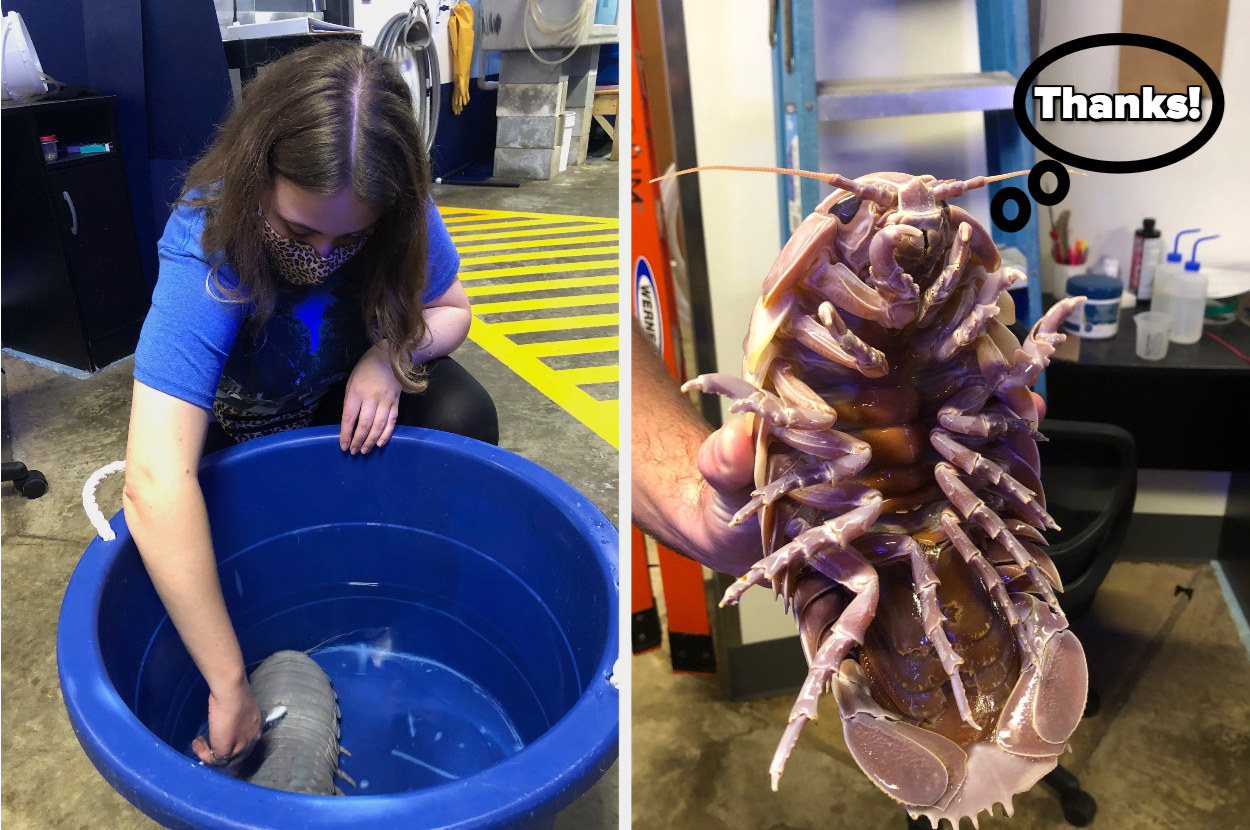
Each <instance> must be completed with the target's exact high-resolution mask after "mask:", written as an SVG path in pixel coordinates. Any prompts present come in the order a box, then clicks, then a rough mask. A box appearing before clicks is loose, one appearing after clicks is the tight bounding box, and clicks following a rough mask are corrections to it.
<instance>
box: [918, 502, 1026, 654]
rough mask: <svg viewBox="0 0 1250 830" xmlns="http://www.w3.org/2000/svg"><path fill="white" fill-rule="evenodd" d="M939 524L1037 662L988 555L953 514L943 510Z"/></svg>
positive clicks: (1023, 648) (1022, 644)
mask: <svg viewBox="0 0 1250 830" xmlns="http://www.w3.org/2000/svg"><path fill="white" fill-rule="evenodd" d="M940 521H941V523H942V529H943V530H945V531H946V538H948V539H950V540H951V544H953V545H954V546H955V550H956V551H957V552H958V553H959V555H960V556H961V557H963V560H964V561H965V562H967V563H968V564H969V565H970V566H972V568H973V569H974V570H976V572H977V575H978V576H980V577H981V582H982V583H984V585H985V587H986V588H987V589H989V592H990V596H992V597H993V598H994V603H995V604H996V605H997V606H998V607H999V608H1000V609H1001V610H1002V612H1003V614H1004V615H1005V616H1006V617H1007V623H1008V625H1010V626H1011V630H1012V631H1014V632H1015V633H1016V641H1017V642H1018V643H1019V645H1020V648H1021V650H1022V651H1023V652H1024V653H1025V654H1026V655H1028V657H1029V659H1030V660H1032V661H1033V662H1036V661H1037V653H1036V652H1035V651H1034V649H1033V638H1032V637H1031V636H1029V632H1028V629H1026V628H1025V626H1024V620H1022V619H1021V618H1020V615H1019V614H1018V613H1016V606H1015V603H1014V602H1012V601H1011V597H1009V596H1008V595H1007V589H1006V588H1005V587H1003V580H1002V578H1001V577H1000V576H999V574H998V571H997V570H996V569H995V568H994V566H993V565H991V564H990V563H989V562H988V561H987V560H986V558H985V554H984V553H982V552H981V550H980V548H978V547H977V546H976V544H975V543H974V542H973V541H972V539H970V538H968V534H966V533H964V529H963V528H962V527H961V526H960V524H959V517H958V516H956V515H955V513H954V512H953V511H951V510H943V511H942V518H941V519H940Z"/></svg>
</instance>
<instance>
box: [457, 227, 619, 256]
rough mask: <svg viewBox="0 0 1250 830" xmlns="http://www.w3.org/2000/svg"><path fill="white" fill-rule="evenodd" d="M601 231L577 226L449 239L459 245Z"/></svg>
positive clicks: (531, 229) (469, 235) (501, 246)
mask: <svg viewBox="0 0 1250 830" xmlns="http://www.w3.org/2000/svg"><path fill="white" fill-rule="evenodd" d="M602 229H603V226H602V225H595V226H593V227H592V226H589V225H577V226H575V227H571V228H560V229H554V230H553V229H552V228H528V229H526V230H520V231H501V232H499V233H465V234H456V233H453V234H452V235H451V238H452V240H453V241H454V242H456V243H457V245H459V243H461V242H478V241H480V240H483V239H515V238H517V237H525V236H558V235H559V234H561V233H565V232H568V233H585V232H586V231H597V230H602ZM557 241H559V240H552V242H557ZM510 247H512V246H511V245H500V246H499V250H506V249H507V248H510Z"/></svg>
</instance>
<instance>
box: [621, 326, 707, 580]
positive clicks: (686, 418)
mask: <svg viewBox="0 0 1250 830" xmlns="http://www.w3.org/2000/svg"><path fill="white" fill-rule="evenodd" d="M631 330H632V332H633V343H632V352H631V366H632V369H631V373H630V383H631V395H632V397H633V403H632V405H633V411H632V418H631V431H630V446H631V454H632V461H633V471H632V490H631V492H632V512H633V521H634V524H636V525H638V526H639V527H641V528H642V529H644V530H646V531H647V532H648V533H650V534H651V535H652V536H654V537H655V538H656V539H658V540H659V541H661V542H663V543H664V544H666V545H668V546H669V547H672V548H676V549H678V550H682V551H683V552H687V549H691V548H694V547H695V544H694V542H695V540H694V539H692V538H691V537H692V535H694V534H693V532H692V528H691V527H690V524H691V522H690V520H691V518H692V517H693V516H694V515H695V514H696V512H697V506H698V502H699V495H700V492H701V491H702V489H703V487H704V486H706V482H705V481H704V480H703V477H702V476H701V475H699V470H698V468H697V467H696V466H695V457H696V455H697V454H698V451H699V447H700V445H702V443H703V442H704V440H706V438H707V437H708V436H709V435H710V434H711V433H712V428H711V427H710V426H708V425H707V423H706V422H705V421H704V420H703V419H702V418H700V417H699V415H698V413H697V412H696V411H695V408H694V406H693V405H691V403H690V400H689V399H688V398H686V396H685V395H683V394H682V393H681V391H680V390H679V389H678V387H677V384H676V383H675V382H674V381H673V379H672V377H671V376H670V375H669V373H668V368H667V367H666V366H665V365H664V363H663V362H662V361H661V360H660V357H659V355H658V354H656V351H655V348H654V347H653V346H652V345H651V343H650V342H649V341H648V340H647V339H646V337H645V335H643V334H642V332H641V331H639V329H638V326H637V324H634V325H633V326H631ZM689 555H692V556H693V555H695V554H694V552H693V551H691V552H690V554H689Z"/></svg>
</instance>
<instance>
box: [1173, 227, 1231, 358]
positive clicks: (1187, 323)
mask: <svg viewBox="0 0 1250 830" xmlns="http://www.w3.org/2000/svg"><path fill="white" fill-rule="evenodd" d="M1218 238H1219V234H1215V235H1214V236H1203V237H1200V238H1198V239H1197V240H1195V241H1194V250H1193V253H1192V254H1191V255H1190V257H1189V262H1186V263H1185V270H1184V271H1181V272H1180V273H1179V274H1176V275H1175V276H1173V277H1172V286H1171V290H1170V293H1171V295H1172V300H1171V304H1170V308H1169V313H1170V314H1171V315H1172V335H1171V338H1170V339H1171V341H1172V342H1173V343H1182V344H1189V343H1197V342H1198V340H1199V338H1201V337H1202V318H1203V315H1205V314H1206V310H1207V275H1206V274H1203V273H1201V272H1200V270H1199V269H1200V268H1201V267H1202V266H1201V263H1199V262H1198V245H1199V244H1201V243H1203V242H1206V241H1207V240H1208V239H1218Z"/></svg>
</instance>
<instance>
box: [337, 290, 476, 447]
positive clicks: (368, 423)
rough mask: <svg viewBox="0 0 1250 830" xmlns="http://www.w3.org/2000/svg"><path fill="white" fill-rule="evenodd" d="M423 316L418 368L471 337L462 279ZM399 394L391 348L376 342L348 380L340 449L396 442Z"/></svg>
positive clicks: (416, 356) (416, 357)
mask: <svg viewBox="0 0 1250 830" xmlns="http://www.w3.org/2000/svg"><path fill="white" fill-rule="evenodd" d="M422 313H423V314H424V315H425V326H426V336H425V340H424V341H422V343H421V345H420V347H419V348H418V349H417V350H416V351H414V352H413V353H412V362H413V363H415V364H421V363H428V362H429V361H431V360H433V359H434V358H436V357H444V356H446V355H449V354H451V353H452V352H454V351H455V350H456V349H457V348H458V347H459V346H460V344H461V343H463V342H464V339H465V338H466V337H468V335H469V324H470V323H471V322H472V319H473V313H472V312H471V311H470V310H469V295H468V294H467V293H465V290H464V286H463V285H461V284H460V280H458V279H457V280H455V281H454V282H452V284H451V285H449V286H448V287H447V290H446V291H444V292H443V293H442V294H440V295H439V296H437V297H435V298H434V299H433V300H431V301H429V302H428V303H426V304H425V307H424V309H423V310H422ZM399 396H400V388H399V381H398V380H396V379H395V374H394V373H393V372H392V371H391V361H390V358H389V357H388V355H387V344H386V343H385V342H381V343H375V344H374V345H373V347H372V348H370V349H369V351H367V352H365V354H364V356H363V357H361V358H360V360H358V361H357V362H356V368H354V369H352V373H351V376H350V377H349V378H348V380H347V395H346V397H345V398H344V399H343V421H342V424H341V425H340V426H339V447H340V448H342V449H343V450H347V451H350V452H351V453H352V455H355V454H356V453H358V452H360V453H367V452H369V451H370V450H371V449H373V448H374V447H380V446H382V445H383V444H385V443H386V442H387V441H389V440H391V433H392V432H394V431H395V423H396V421H398V420H399Z"/></svg>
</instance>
